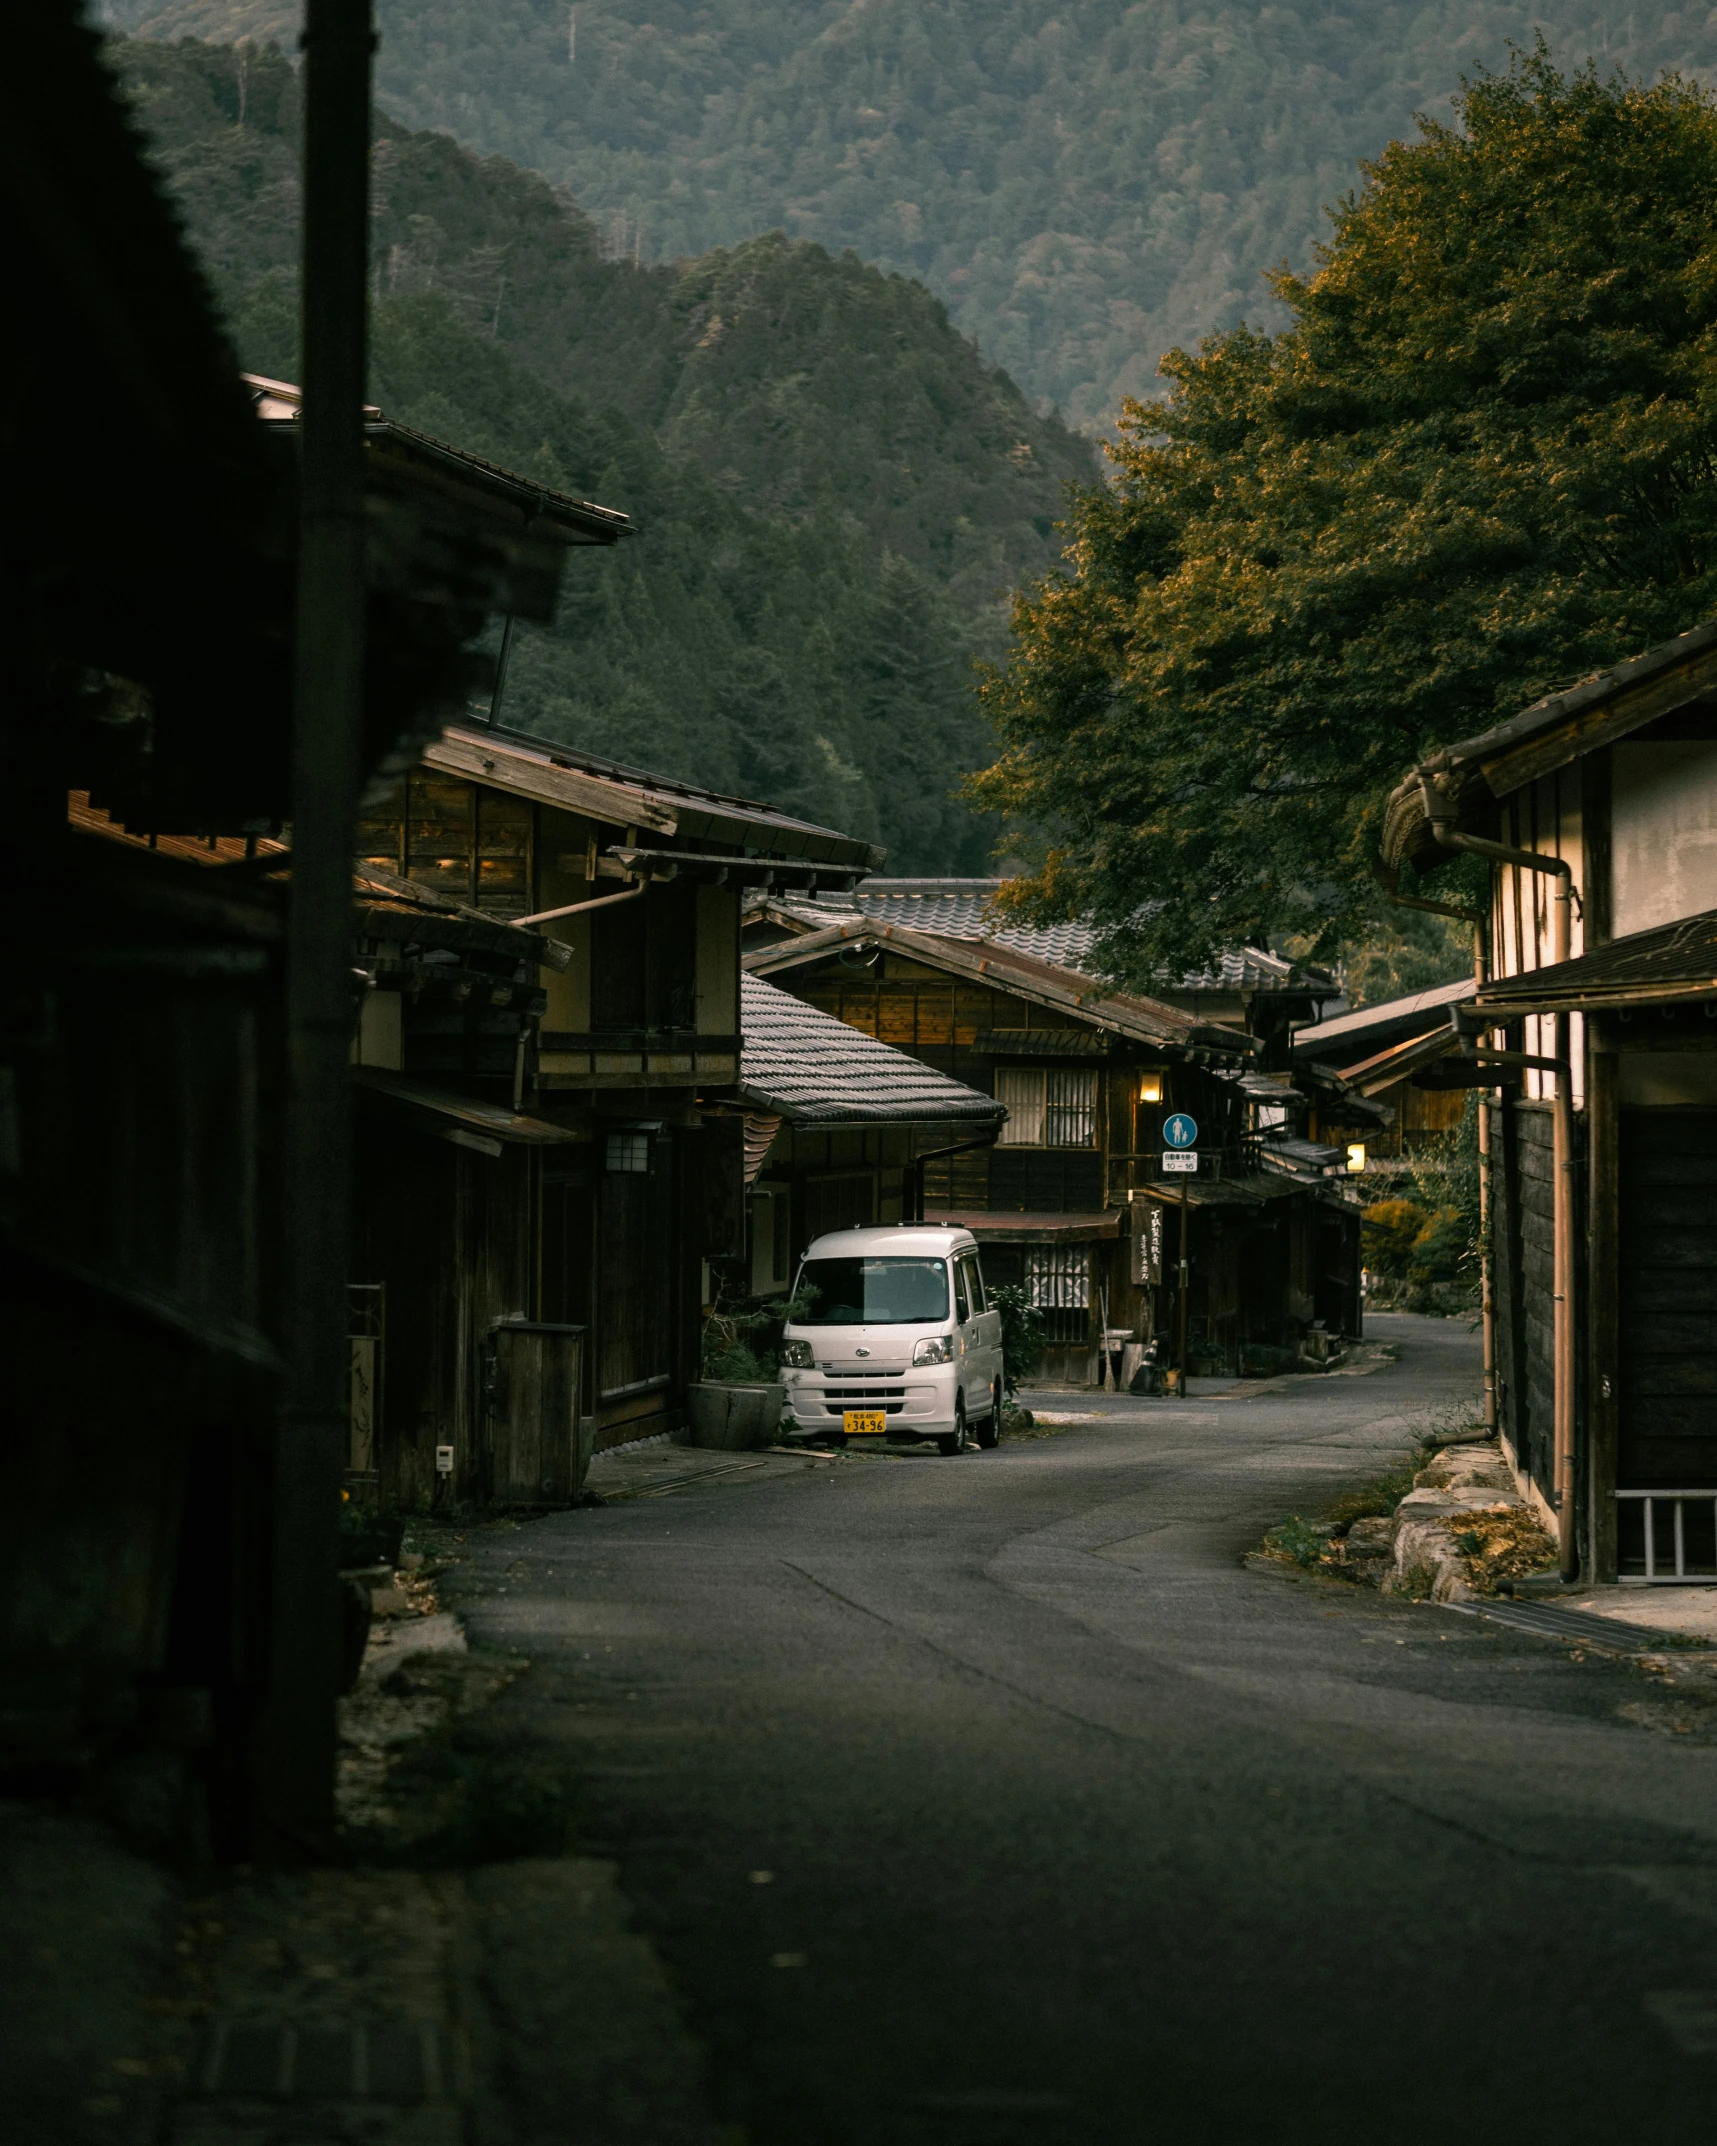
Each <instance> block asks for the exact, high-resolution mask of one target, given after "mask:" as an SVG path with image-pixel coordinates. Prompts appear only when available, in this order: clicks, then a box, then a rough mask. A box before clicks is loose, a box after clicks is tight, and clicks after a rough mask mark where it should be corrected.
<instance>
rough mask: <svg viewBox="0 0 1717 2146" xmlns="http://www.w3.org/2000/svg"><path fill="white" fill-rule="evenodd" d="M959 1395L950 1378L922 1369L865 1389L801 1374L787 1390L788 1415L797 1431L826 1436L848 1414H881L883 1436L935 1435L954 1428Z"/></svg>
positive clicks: (838, 1427) (814, 1374)
mask: <svg viewBox="0 0 1717 2146" xmlns="http://www.w3.org/2000/svg"><path fill="white" fill-rule="evenodd" d="M949 1368H950V1371H951V1370H952V1366H950V1367H949ZM788 1376H792V1375H791V1374H788ZM954 1393H955V1387H954V1381H953V1379H952V1377H951V1376H950V1377H949V1378H947V1379H945V1380H942V1379H936V1378H934V1377H928V1376H926V1374H925V1372H924V1371H923V1370H922V1369H915V1370H913V1371H912V1372H911V1373H910V1374H909V1375H908V1376H906V1377H904V1378H900V1379H887V1380H884V1379H877V1380H874V1381H868V1382H867V1388H866V1390H862V1391H861V1390H859V1389H857V1388H856V1387H855V1383H854V1381H853V1380H851V1379H843V1378H839V1377H829V1378H825V1377H824V1376H823V1375H822V1374H821V1373H820V1372H801V1373H799V1374H798V1376H797V1378H796V1379H795V1380H794V1383H792V1384H791V1385H789V1386H788V1388H787V1413H788V1415H789V1416H790V1417H791V1419H792V1422H793V1426H794V1428H795V1429H796V1430H798V1431H801V1432H820V1433H821V1434H823V1435H824V1436H827V1434H828V1433H829V1432H831V1431H839V1430H842V1429H843V1428H844V1426H845V1419H846V1417H847V1415H848V1414H849V1413H853V1412H858V1413H869V1414H876V1413H879V1412H880V1414H881V1415H882V1418H883V1422H884V1430H883V1434H882V1435H883V1436H884V1437H892V1438H934V1437H937V1436H939V1435H941V1434H943V1433H945V1432H948V1431H951V1430H952V1429H953V1428H954Z"/></svg>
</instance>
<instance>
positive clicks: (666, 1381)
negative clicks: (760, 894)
mask: <svg viewBox="0 0 1717 2146" xmlns="http://www.w3.org/2000/svg"><path fill="white" fill-rule="evenodd" d="M359 849H360V855H359V858H358V861H357V870H358V871H359V873H360V874H362V875H372V876H373V877H374V878H375V880H376V881H377V883H378V884H379V885H380V886H382V887H383V888H387V887H395V888H401V887H408V888H411V889H413V890H418V891H422V890H427V891H428V893H429V894H430V895H431V897H433V898H438V899H440V900H441V901H443V902H445V903H446V904H447V905H448V906H449V908H450V909H452V910H456V911H457V916H458V919H460V920H463V925H464V928H465V929H467V930H469V932H470V933H471V934H473V938H474V942H475V943H474V944H473V947H472V950H471V952H470V953H469V954H468V955H461V956H460V958H459V960H457V961H455V960H453V959H452V958H451V956H449V955H446V954H443V953H441V952H439V951H435V950H431V951H430V952H428V953H426V954H423V955H422V956H421V957H419V958H417V959H416V961H415V963H414V965H413V966H412V968H411V969H410V971H409V973H407V974H405V975H402V976H401V977H400V978H399V979H398V981H399V984H400V985H401V986H402V987H403V988H389V989H384V990H383V991H380V992H377V993H372V994H371V1002H372V1006H373V1011H372V1012H371V1013H370V1015H369V1016H368V1018H367V1020H366V1024H365V1027H364V1030H363V1033H362V1037H361V1042H360V1059H361V1065H360V1071H359V1074H358V1076H357V1077H358V1079H359V1082H360V1088H361V1118H360V1125H361V1127H362V1129H363V1137H362V1139H361V1140H360V1144H359V1154H358V1201H357V1223H356V1235H355V1240H354V1251H353V1262H354V1263H353V1267H352V1272H351V1281H352V1284H353V1288H354V1305H355V1307H356V1309H357V1310H359V1311H361V1312H363V1314H364V1315H365V1316H366V1317H368V1318H369V1319H370V1320H371V1321H372V1323H374V1324H375V1325H376V1326H377V1328H378V1332H377V1334H376V1336H375V1337H374V1338H375V1339H376V1340H377V1342H378V1343H379V1350H378V1353H379V1358H380V1362H381V1367H382V1368H381V1372H380V1376H379V1381H378V1397H377V1402H376V1411H375V1440H374V1456H375V1458H374V1480H375V1488H376V1494H377V1495H379V1496H380V1497H382V1498H383V1499H384V1500H387V1501H397V1502H399V1503H400V1504H402V1505H406V1506H416V1505H422V1504H426V1503H430V1502H434V1501H437V1500H440V1501H443V1502H446V1501H452V1502H455V1503H459V1504H469V1503H477V1502H485V1501H489V1502H502V1503H511V1504H521V1503H522V1504H544V1503H554V1502H564V1500H565V1499H566V1498H568V1497H570V1496H573V1495H576V1492H577V1489H578V1484H579V1480H580V1476H581V1473H582V1467H583V1464H584V1462H585V1461H586V1460H587V1459H588V1456H589V1454H590V1453H591V1452H592V1451H593V1450H597V1449H599V1448H601V1447H604V1446H607V1445H614V1444H620V1443H624V1442H626V1441H628V1440H631V1439H635V1438H640V1437H647V1436H652V1435H655V1434H656V1433H658V1432H661V1431H667V1430H673V1429H676V1428H677V1427H678V1426H679V1425H680V1423H681V1421H682V1417H681V1405H680V1404H681V1393H682V1389H683V1387H684V1386H685V1385H686V1383H687V1382H688V1381H689V1380H691V1379H694V1378H695V1377H696V1376H697V1371H698V1361H699V1353H700V1336H701V1327H702V1310H703V1306H704V1304H705V1303H706V1301H707V1300H708V1292H709V1290H710V1289H711V1288H712V1287H713V1286H714V1283H713V1274H714V1272H715V1271H717V1270H716V1269H714V1268H712V1265H711V1263H712V1262H720V1261H722V1260H725V1259H737V1258H739V1257H741V1256H742V1252H743V1232H744V1215H743V1149H742V1143H741V1139H740V1129H739V1122H738V1120H737V1119H736V1118H735V1117H734V1115H733V1113H732V1111H731V1109H729V1108H728V1107H727V1106H728V1105H729V1104H730V1103H731V1102H732V1101H733V1099H735V1098H736V1097H737V1096H738V1094H739V1083H740V1048H741V1041H740V1039H741V1023H740V1001H739V992H740V972H739V910H740V901H741V898H742V895H743V893H744V891H745V890H747V889H753V890H755V889H759V888H769V887H773V886H783V887H787V888H793V889H798V890H801V891H805V892H814V891H815V890H817V889H819V888H830V889H833V888H842V887H846V886H849V885H850V884H851V883H852V881H853V880H854V879H855V878H858V877H860V876H862V875H863V874H865V873H866V872H868V871H870V870H871V869H873V867H874V865H875V863H876V862H877V861H878V860H879V854H880V853H879V852H877V851H875V850H873V849H872V848H870V847H869V846H868V845H867V844H865V843H862V842H857V841H854V840H852V839H850V838H849V837H847V836H844V835H841V834H838V833H836V832H834V831H832V830H830V829H828V828H820V827H814V826H811V825H808V824H806V823H804V822H801V821H798V820H795V819H793V818H791V817H790V816H788V815H786V814H784V813H780V812H776V811H774V810H772V809H771V808H769V807H767V806H764V805H759V804H755V803H752V802H750V801H748V800H745V799H740V798H732V797H724V796H718V795H716V794H714V793H712V792H710V791H706V790H700V789H698V788H697V787H696V786H694V785H691V784H686V783H678V782H675V781H673V780H671V779H669V778H667V777H663V776H656V775H649V774H645V773H642V772H640V771H638V770H636V769H630V768H625V767H621V766H619V765H617V764H616V763H613V762H611V761H607V760H602V759H599V758H596V757H594V756H591V755H588V754H584V753H580V752H577V751H575V750H573V749H572V748H570V747H567V746H563V745H559V744H555V743H552V742H550V741H548V740H544V739H538V738H532V737H529V736H527V735H524V734H522V733H520V732H517V731H511V730H506V729H494V728H489V727H485V726H483V725H481V724H478V725H460V726H455V727H452V728H450V729H448V730H446V731H444V732H443V734H442V735H441V736H440V737H439V738H438V739H436V740H435V742H434V743H432V744H430V745H429V746H428V747H426V748H425V749H424V751H423V752H422V754H421V756H420V757H419V759H418V761H417V764H416V765H415V766H414V767H413V768H412V769H411V770H410V772H409V773H408V774H407V775H406V776H405V777H404V778H403V779H402V780H401V781H400V782H399V783H398V784H397V786H396V787H395V788H394V789H393V790H392V792H391V793H390V794H388V795H387V796H385V797H383V798H382V799H380V800H379V801H378V802H376V803H375V804H374V806H373V807H372V809H371V810H370V811H369V812H368V813H367V815H366V817H365V819H364V821H363V823H362V828H361V831H360V841H359ZM377 914H378V912H377V911H375V910H374V909H371V910H366V912H365V925H366V928H369V927H370V926H372V925H374V924H375V922H376V918H377ZM388 928H389V929H390V930H392V929H394V928H395V927H394V926H393V925H392V924H390V925H389V926H388ZM485 934H486V935H487V939H486V941H485V939H484V935H485ZM395 943H396V942H395ZM485 948H486V950H484V949H485ZM533 949H534V951H535V954H536V955H537V956H538V957H539V958H537V959H536V960H535V961H532V960H531V959H529V958H528V957H529V955H530V953H531V951H532V950H533ZM437 968H439V969H440V970H442V971H443V972H444V979H445V980H435V979H433V978H432V979H431V980H429V981H427V982H426V981H425V979H426V977H430V975H431V971H433V970H435V969H437ZM376 981H377V983H378V984H382V985H388V984H390V983H391V982H392V981H393V980H392V979H390V978H387V977H383V976H378V977H377V979H376ZM526 1352H528V1353H529V1355H530V1357H531V1360H532V1364H533V1366H534V1367H535V1368H534V1369H533V1371H532V1373H531V1375H530V1378H528V1379H527V1378H524V1376H523V1374H520V1375H518V1376H515V1375H513V1374H512V1373H510V1372H509V1371H508V1369H507V1364H506V1362H504V1361H503V1359H504V1358H505V1359H512V1358H520V1359H521V1360H522V1354H523V1353H526ZM556 1367H558V1368H556ZM545 1377H546V1378H549V1379H550V1380H551V1383H553V1385H554V1387H555V1390H556V1391H557V1392H559V1391H562V1390H567V1391H570V1390H571V1389H572V1388H573V1387H576V1390H577V1407H576V1409H575V1410H572V1411H571V1414H570V1420H567V1419H566V1418H565V1417H564V1416H563V1420H562V1423H561V1428H560V1429H559V1430H558V1431H557V1432H556V1433H555V1434H554V1440H553V1441H552V1442H553V1443H554V1449H555V1452H556V1454H557V1455H558V1456H559V1458H557V1459H556V1461H555V1464H554V1465H553V1466H552V1467H545V1468H544V1469H543V1470H542V1471H541V1473H540V1474H539V1475H538V1476H537V1477H536V1478H535V1479H534V1480H533V1477H532V1473H531V1468H532V1463H531V1461H530V1458H529V1456H530V1455H531V1454H532V1453H537V1452H541V1451H546V1450H547V1448H546V1446H545V1444H544V1439H545V1438H546V1436H547V1434H546V1433H545V1432H541V1431H539V1430H538V1429H537V1428H535V1427H534V1423H533V1422H529V1421H525V1420H524V1419H523V1418H522V1417H521V1415H520V1409H521V1407H522V1406H523V1403H524V1399H525V1398H528V1397H529V1396H534V1395H538V1394H540V1393H541V1391H542V1390H543V1388H542V1386H541V1379H542V1378H545ZM531 1405H533V1406H534V1405H535V1404H534V1402H532V1404H531ZM574 1448H576V1452H575V1457H574V1458H572V1459H571V1460H570V1461H569V1460H568V1459H567V1458H566V1456H567V1454H568V1453H569V1452H572V1451H573V1450H574Z"/></svg>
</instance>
